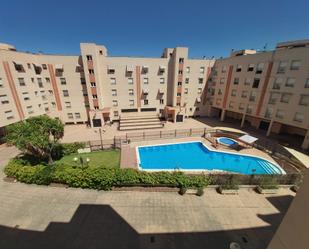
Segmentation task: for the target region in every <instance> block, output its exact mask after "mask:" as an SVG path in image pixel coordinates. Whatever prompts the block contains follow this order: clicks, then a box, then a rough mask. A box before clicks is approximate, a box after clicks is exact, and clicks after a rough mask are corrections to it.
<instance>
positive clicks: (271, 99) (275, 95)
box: [268, 93, 280, 104]
mask: <svg viewBox="0 0 309 249" xmlns="http://www.w3.org/2000/svg"><path fill="white" fill-rule="evenodd" d="M279 97H280V94H279V93H270V96H269V101H268V104H276V103H277V100H278V98H279Z"/></svg>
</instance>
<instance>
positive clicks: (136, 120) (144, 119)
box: [119, 115, 163, 131]
mask: <svg viewBox="0 0 309 249" xmlns="http://www.w3.org/2000/svg"><path fill="white" fill-rule="evenodd" d="M162 127H163V123H162V122H161V121H160V119H159V117H158V116H157V115H144V116H123V117H122V116H121V117H120V124H119V130H121V131H131V130H144V129H157V128H162Z"/></svg>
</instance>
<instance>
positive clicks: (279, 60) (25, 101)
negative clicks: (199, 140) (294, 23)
mask: <svg viewBox="0 0 309 249" xmlns="http://www.w3.org/2000/svg"><path fill="white" fill-rule="evenodd" d="M80 48H81V54H80V55H77V56H65V55H47V54H32V53H24V52H19V51H16V50H15V48H14V47H13V46H10V45H7V44H1V45H0V60H1V64H0V127H5V126H7V125H9V124H11V123H14V122H18V121H20V120H24V119H26V118H28V117H30V116H34V115H41V114H48V115H50V116H52V117H57V118H59V119H61V120H62V121H63V122H64V123H66V124H76V123H87V124H89V125H91V126H94V127H100V126H102V125H104V123H105V122H109V121H115V120H119V118H120V117H121V116H126V115H145V114H156V115H159V116H160V117H162V118H165V119H167V120H171V121H174V122H181V121H183V120H184V119H185V118H187V117H192V116H218V117H220V118H221V120H224V119H225V118H226V117H233V118H236V119H239V120H240V125H241V126H243V125H244V124H245V123H248V124H250V125H252V126H254V127H256V128H259V129H266V130H267V133H268V134H270V133H271V132H274V133H290V134H296V135H298V136H301V137H303V138H304V142H303V148H309V133H308V130H309V127H308V125H309V107H308V105H309V40H303V41H294V42H285V43H279V44H278V45H277V47H276V49H275V50H273V51H264V52H257V51H255V50H241V51H233V52H232V53H231V55H230V57H228V58H224V59H218V60H208V59H191V58H189V57H188V48H185V47H176V48H166V49H164V51H163V54H162V56H161V57H158V58H143V57H112V56H108V54H107V49H106V48H105V47H104V46H99V45H96V44H93V43H81V45H80Z"/></svg>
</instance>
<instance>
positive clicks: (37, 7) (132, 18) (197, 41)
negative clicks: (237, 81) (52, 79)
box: [0, 0, 309, 58]
mask: <svg viewBox="0 0 309 249" xmlns="http://www.w3.org/2000/svg"><path fill="white" fill-rule="evenodd" d="M297 39H309V0H293V1H291V0H288V1H287V0H258V1H257V0H255V1H251V0H221V1H218V0H212V1H208V0H165V1H164V0H151V1H147V0H144V1H137V0H126V1H118V0H109V1H106V0H101V1H99V0H62V1H59V0H52V1H49V0H45V1H44V0H40V1H38V0H27V1H26V0H19V1H18V0H9V1H8V0H1V11H0V42H3V43H9V44H12V45H14V46H15V47H16V48H17V50H21V51H30V52H39V51H41V52H43V53H49V54H76V55H77V54H80V48H79V43H80V42H93V43H96V44H100V45H104V46H105V47H106V48H107V50H108V55H110V56H145V57H159V56H160V55H161V54H162V51H163V49H164V48H166V47H176V46H186V47H189V56H190V57H191V58H200V57H202V56H206V57H212V56H214V57H221V56H223V57H224V56H228V55H229V53H230V51H231V49H244V48H249V49H251V48H252V49H263V47H264V46H265V44H267V49H272V48H274V47H275V44H276V43H277V42H281V41H289V40H297Z"/></svg>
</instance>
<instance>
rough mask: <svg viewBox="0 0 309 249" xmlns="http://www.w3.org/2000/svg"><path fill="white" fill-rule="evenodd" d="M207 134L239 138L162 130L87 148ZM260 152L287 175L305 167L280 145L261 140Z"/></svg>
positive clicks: (214, 132) (204, 131)
mask: <svg viewBox="0 0 309 249" xmlns="http://www.w3.org/2000/svg"><path fill="white" fill-rule="evenodd" d="M206 134H210V136H218V135H221V136H228V137H234V138H237V136H236V135H235V133H233V132H226V131H224V132H222V131H220V130H216V129H211V128H210V129H209V128H192V129H178V130H176V129H175V130H163V131H162V130H161V131H146V132H132V133H126V134H125V135H121V136H115V137H114V138H113V139H102V140H94V141H89V142H88V143H87V147H89V148H90V150H91V151H96V150H105V149H121V146H122V145H123V144H128V143H130V142H139V141H148V140H159V139H173V138H185V137H205V136H206ZM253 146H254V147H255V148H257V149H259V150H263V151H264V152H266V153H268V154H270V155H271V156H272V157H273V158H274V159H275V160H276V161H277V163H278V164H279V165H280V166H281V167H282V168H283V169H285V171H286V172H287V173H296V172H299V171H301V169H303V168H304V167H303V165H302V164H301V163H299V162H298V160H295V158H294V156H293V155H291V154H290V153H289V152H288V151H287V150H286V149H284V148H283V147H282V146H281V145H280V144H278V143H276V142H274V141H272V140H269V139H264V138H259V139H258V140H257V141H256V142H255V144H254V145H253Z"/></svg>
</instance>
